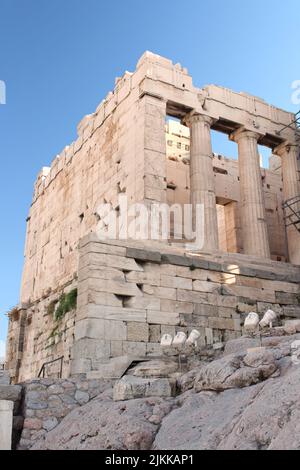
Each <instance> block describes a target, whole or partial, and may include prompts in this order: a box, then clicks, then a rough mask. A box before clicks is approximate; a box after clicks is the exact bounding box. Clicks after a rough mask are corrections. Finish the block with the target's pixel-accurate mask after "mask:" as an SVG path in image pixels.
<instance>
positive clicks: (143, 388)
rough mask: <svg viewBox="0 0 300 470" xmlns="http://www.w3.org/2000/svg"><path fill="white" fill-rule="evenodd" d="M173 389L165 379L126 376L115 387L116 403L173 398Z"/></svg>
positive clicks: (114, 396) (114, 397)
mask: <svg viewBox="0 0 300 470" xmlns="http://www.w3.org/2000/svg"><path fill="white" fill-rule="evenodd" d="M171 396H172V387H171V385H170V381H169V380H168V379H165V378H155V379H151V378H150V379H149V378H147V379H145V378H141V377H133V376H129V375H126V376H124V377H122V379H121V380H119V381H118V382H117V383H116V384H115V386H114V394H113V399H114V401H124V400H133V399H135V398H144V397H171Z"/></svg>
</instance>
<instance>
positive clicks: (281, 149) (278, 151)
mask: <svg viewBox="0 0 300 470" xmlns="http://www.w3.org/2000/svg"><path fill="white" fill-rule="evenodd" d="M292 147H297V144H296V143H293V142H289V141H288V140H286V141H284V142H282V143H281V144H279V145H278V146H277V147H275V148H274V149H273V154H274V155H278V156H279V157H283V155H285V154H287V153H290V151H291V148H292Z"/></svg>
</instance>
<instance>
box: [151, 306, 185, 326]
mask: <svg viewBox="0 0 300 470" xmlns="http://www.w3.org/2000/svg"><path fill="white" fill-rule="evenodd" d="M147 323H150V324H158V325H161V324H164V325H179V324H180V317H179V314H178V313H173V312H159V311H155V310H148V311H147Z"/></svg>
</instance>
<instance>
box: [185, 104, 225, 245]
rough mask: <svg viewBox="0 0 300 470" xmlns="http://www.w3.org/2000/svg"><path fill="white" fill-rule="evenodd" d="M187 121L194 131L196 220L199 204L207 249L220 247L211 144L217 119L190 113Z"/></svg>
mask: <svg viewBox="0 0 300 470" xmlns="http://www.w3.org/2000/svg"><path fill="white" fill-rule="evenodd" d="M185 122H186V124H187V125H188V126H189V127H190V131H191V136H190V137H191V146H190V147H191V149H190V190H191V204H192V206H193V223H194V227H196V224H195V214H196V210H195V208H196V205H197V204H203V206H204V246H203V249H204V250H208V251H214V250H218V249H219V240H218V219H217V207H216V193H215V177H214V171H213V164H212V158H213V152H212V146H211V136H210V126H211V125H212V123H213V119H212V118H210V117H209V116H205V115H201V114H196V113H190V114H189V115H188V116H187V117H186V119H185Z"/></svg>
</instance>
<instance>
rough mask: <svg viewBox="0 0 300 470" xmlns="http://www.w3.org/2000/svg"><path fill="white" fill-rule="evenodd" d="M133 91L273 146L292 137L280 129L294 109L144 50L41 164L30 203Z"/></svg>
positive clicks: (171, 112)
mask: <svg viewBox="0 0 300 470" xmlns="http://www.w3.org/2000/svg"><path fill="white" fill-rule="evenodd" d="M133 92H134V93H135V94H136V100H138V99H140V98H141V97H142V96H144V95H150V96H153V97H155V98H157V99H161V100H164V101H166V102H167V113H168V114H169V115H171V116H174V117H178V118H183V117H184V116H185V115H186V114H187V113H189V112H191V111H192V110H193V111H195V112H198V113H201V114H206V115H208V116H210V117H212V118H213V119H214V121H215V123H214V125H213V126H212V128H213V129H215V130H218V131H221V132H224V133H226V134H228V135H230V134H231V133H232V132H234V131H235V130H236V129H237V128H239V127H245V128H247V129H249V130H252V131H255V132H256V133H259V134H260V135H261V139H260V142H259V143H261V144H262V145H266V146H268V147H270V148H272V149H273V148H275V147H276V146H278V145H279V144H280V143H282V142H284V141H286V140H288V141H291V142H292V141H293V140H294V137H295V131H293V129H291V128H286V129H284V130H282V129H283V128H284V127H285V126H289V125H290V124H291V123H292V122H293V121H294V114H293V113H289V112H286V111H284V110H282V109H279V108H277V107H275V106H272V105H270V104H268V103H266V102H265V101H263V100H262V99H261V98H258V97H256V96H252V95H250V94H246V93H244V92H235V91H232V90H230V89H227V88H224V87H221V86H218V85H207V86H204V87H203V88H197V87H195V86H194V85H193V80H192V77H191V76H190V75H189V73H188V70H187V69H186V68H185V67H182V65H181V64H179V63H177V64H173V62H172V61H171V60H169V59H166V58H164V57H161V56H159V55H157V54H153V53H152V52H149V51H146V52H145V53H144V54H143V55H142V57H141V58H140V59H139V61H138V63H137V67H136V70H135V72H134V73H131V72H128V71H126V72H125V73H124V75H123V76H122V77H117V78H116V80H115V87H114V90H113V91H110V92H109V93H108V94H107V96H106V97H105V99H104V100H103V101H102V102H101V103H100V104H99V106H98V107H97V109H96V111H95V112H94V113H92V114H89V115H86V116H85V117H84V118H83V119H82V120H81V122H80V123H79V124H78V126H77V133H78V137H77V139H76V141H75V142H72V143H71V144H70V145H68V146H66V147H65V148H64V149H63V151H62V152H61V153H60V154H59V155H58V156H56V157H55V158H54V160H53V161H52V164H51V167H50V168H47V167H44V168H43V169H42V171H41V172H40V174H39V175H38V178H37V181H36V184H35V191H34V197H33V203H34V202H35V200H36V198H37V197H39V195H40V194H41V193H42V192H43V191H44V189H45V188H46V187H47V186H48V185H49V184H50V183H51V181H52V180H53V179H54V178H55V177H56V175H57V173H58V172H59V171H60V170H61V169H62V168H63V167H64V165H67V164H68V162H69V161H70V160H71V159H72V158H73V157H74V156H75V155H76V153H78V151H79V150H80V149H81V147H82V146H83V145H84V143H85V142H86V141H87V140H88V139H89V138H90V137H91V135H92V134H93V133H94V132H95V130H96V129H97V128H99V127H100V126H101V125H102V124H103V122H104V121H105V120H106V119H107V118H108V116H109V115H111V114H112V113H113V112H114V110H115V109H116V107H117V106H118V105H119V104H120V103H121V102H122V101H123V100H124V99H125V98H126V97H127V96H128V95H129V94H130V93H133Z"/></svg>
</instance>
